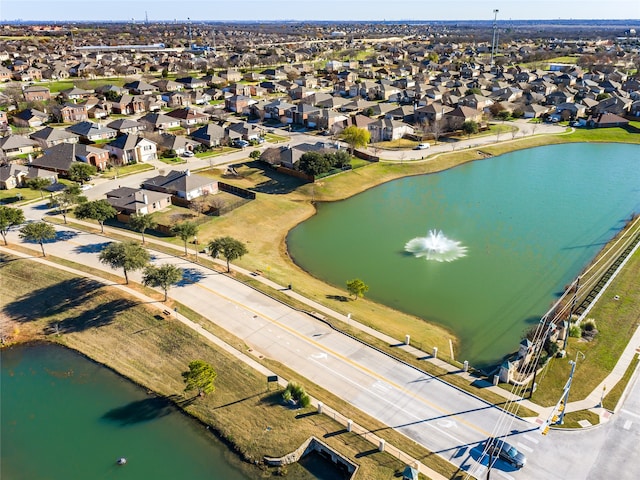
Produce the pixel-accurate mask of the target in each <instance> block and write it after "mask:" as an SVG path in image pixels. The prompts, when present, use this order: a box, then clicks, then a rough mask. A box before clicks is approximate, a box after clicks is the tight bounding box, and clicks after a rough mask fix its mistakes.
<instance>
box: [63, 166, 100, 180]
mask: <svg viewBox="0 0 640 480" xmlns="http://www.w3.org/2000/svg"><path fill="white" fill-rule="evenodd" d="M95 174H96V167H94V166H93V165H91V164H90V163H84V162H73V163H72V164H71V167H70V168H69V180H72V181H74V182H80V183H82V184H83V183H84V182H88V181H89V180H91V175H95Z"/></svg>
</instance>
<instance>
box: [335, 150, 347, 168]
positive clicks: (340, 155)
mask: <svg viewBox="0 0 640 480" xmlns="http://www.w3.org/2000/svg"><path fill="white" fill-rule="evenodd" d="M332 161H333V166H334V167H336V168H344V167H346V166H348V165H351V155H349V153H348V152H346V151H345V150H338V151H337V152H335V153H334V154H333V159H332Z"/></svg>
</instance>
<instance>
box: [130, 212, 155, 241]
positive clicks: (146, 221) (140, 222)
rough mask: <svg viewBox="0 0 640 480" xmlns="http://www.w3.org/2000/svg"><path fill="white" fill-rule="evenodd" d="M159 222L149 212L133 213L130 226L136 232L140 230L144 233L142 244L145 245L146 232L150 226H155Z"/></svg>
mask: <svg viewBox="0 0 640 480" xmlns="http://www.w3.org/2000/svg"><path fill="white" fill-rule="evenodd" d="M157 225H158V223H157V222H156V221H155V220H154V219H153V217H152V216H151V215H149V214H142V215H138V214H136V215H131V216H130V217H129V226H130V227H131V228H133V229H134V230H135V231H136V232H140V233H141V234H142V244H143V245H144V232H145V230H147V229H148V228H155V227H156V226H157Z"/></svg>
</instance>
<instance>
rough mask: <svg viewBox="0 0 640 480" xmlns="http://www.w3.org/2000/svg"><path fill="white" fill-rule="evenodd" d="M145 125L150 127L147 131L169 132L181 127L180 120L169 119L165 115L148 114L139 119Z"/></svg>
mask: <svg viewBox="0 0 640 480" xmlns="http://www.w3.org/2000/svg"><path fill="white" fill-rule="evenodd" d="M138 122H140V123H142V124H143V125H148V127H147V130H168V129H170V128H176V127H179V126H180V120H178V119H177V118H173V117H169V116H167V115H165V114H163V113H147V114H146V115H145V116H144V117H141V118H139V119H138Z"/></svg>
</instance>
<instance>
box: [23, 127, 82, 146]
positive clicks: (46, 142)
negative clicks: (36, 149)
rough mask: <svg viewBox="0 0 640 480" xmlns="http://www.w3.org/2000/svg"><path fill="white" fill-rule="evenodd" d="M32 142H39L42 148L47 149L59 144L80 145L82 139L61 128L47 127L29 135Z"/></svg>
mask: <svg viewBox="0 0 640 480" xmlns="http://www.w3.org/2000/svg"><path fill="white" fill-rule="evenodd" d="M29 138H31V140H35V141H36V142H38V144H39V145H40V147H41V148H43V149H46V148H50V147H53V146H54V145H58V144H59V143H78V140H79V139H80V137H79V136H78V135H76V134H75V133H71V132H68V131H66V130H63V129H61V128H53V127H45V128H43V129H41V130H38V131H37V132H33V133H32V134H30V135H29Z"/></svg>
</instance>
